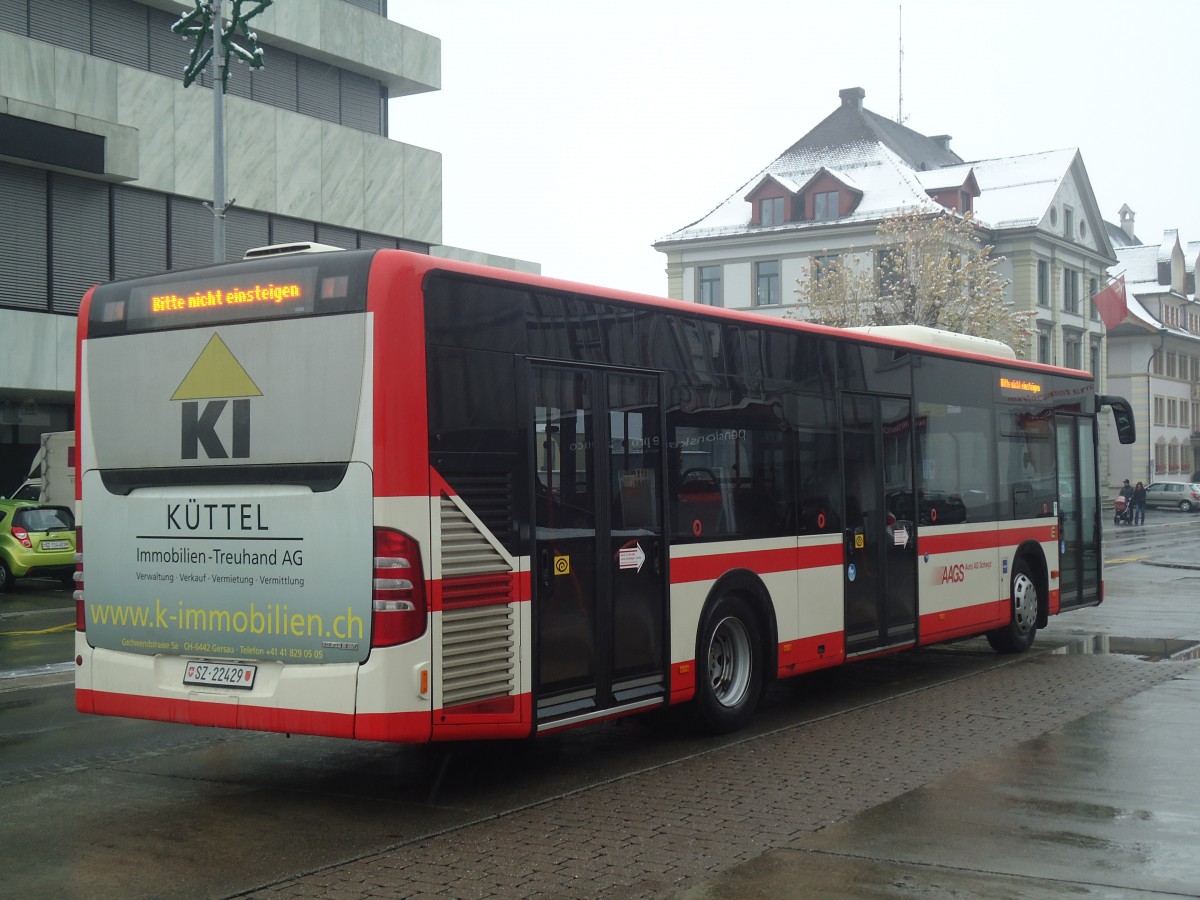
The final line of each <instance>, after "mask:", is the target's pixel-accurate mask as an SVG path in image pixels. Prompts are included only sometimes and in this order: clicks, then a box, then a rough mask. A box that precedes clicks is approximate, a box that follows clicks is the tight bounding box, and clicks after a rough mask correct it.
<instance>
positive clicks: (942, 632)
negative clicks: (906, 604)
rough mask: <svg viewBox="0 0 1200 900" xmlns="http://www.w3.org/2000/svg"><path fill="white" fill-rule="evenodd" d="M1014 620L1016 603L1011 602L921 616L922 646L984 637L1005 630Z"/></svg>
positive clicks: (1006, 600)
mask: <svg viewBox="0 0 1200 900" xmlns="http://www.w3.org/2000/svg"><path fill="white" fill-rule="evenodd" d="M1011 618H1012V603H1011V602H1010V601H1009V600H1008V599H1007V598H1005V599H1002V600H994V601H991V602H989V603H979V604H976V605H975V606H964V607H961V608H959V609H948V610H945V611H944V612H936V613H929V614H928V615H924V616H921V621H920V635H921V640H920V643H921V644H923V645H924V644H937V643H941V642H942V641H948V640H951V639H953V638H957V637H967V636H970V635H976V634H982V633H983V632H985V631H991V630H992V629H993V628H1001V627H1003V626H1005V625H1007V624H1008V622H1009V619H1011Z"/></svg>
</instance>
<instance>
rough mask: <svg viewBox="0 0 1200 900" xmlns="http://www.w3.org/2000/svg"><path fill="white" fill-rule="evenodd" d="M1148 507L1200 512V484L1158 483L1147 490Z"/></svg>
mask: <svg viewBox="0 0 1200 900" xmlns="http://www.w3.org/2000/svg"><path fill="white" fill-rule="evenodd" d="M1146 506H1166V507H1170V508H1171V509H1177V510H1179V511H1180V512H1192V511H1193V510H1200V484H1187V483H1186V482H1175V481H1156V482H1154V483H1153V484H1151V485H1150V486H1149V487H1147V488H1146Z"/></svg>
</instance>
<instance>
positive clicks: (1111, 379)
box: [1105, 206, 1200, 486]
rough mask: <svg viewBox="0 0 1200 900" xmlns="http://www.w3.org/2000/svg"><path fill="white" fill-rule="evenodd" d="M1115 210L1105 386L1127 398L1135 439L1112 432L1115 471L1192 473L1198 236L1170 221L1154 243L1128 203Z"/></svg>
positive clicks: (1198, 442) (1154, 475)
mask: <svg viewBox="0 0 1200 900" xmlns="http://www.w3.org/2000/svg"><path fill="white" fill-rule="evenodd" d="M1120 218H1121V225H1120V226H1116V225H1112V224H1110V225H1109V226H1108V228H1109V231H1110V234H1111V235H1112V236H1113V243H1114V245H1115V246H1116V255H1117V263H1116V264H1115V265H1114V266H1113V267H1112V269H1111V273H1112V275H1113V276H1114V277H1118V276H1119V277H1123V278H1124V284H1125V294H1124V304H1123V306H1119V307H1116V308H1115V312H1114V311H1108V312H1106V313H1105V319H1106V321H1107V322H1108V323H1109V325H1110V328H1109V331H1108V386H1109V390H1110V391H1111V392H1112V393H1115V394H1121V395H1123V396H1125V397H1126V398H1127V399H1128V400H1129V401H1130V402H1131V403H1132V404H1133V408H1134V414H1135V416H1136V418H1137V422H1138V440H1137V443H1136V444H1131V445H1128V446H1122V445H1120V444H1118V443H1117V442H1116V440H1115V437H1110V442H1109V448H1108V449H1109V454H1110V459H1111V469H1112V472H1113V477H1114V478H1116V479H1119V478H1121V477H1127V478H1129V479H1130V480H1131V481H1132V482H1138V481H1141V482H1143V483H1145V484H1151V483H1154V482H1175V483H1186V482H1193V481H1197V480H1198V479H1200V303H1198V302H1197V300H1196V262H1197V258H1198V257H1200V243H1196V242H1193V243H1189V244H1187V245H1183V244H1181V242H1180V240H1179V234H1178V232H1177V231H1176V230H1174V229H1170V230H1167V231H1165V232H1163V237H1162V241H1161V242H1160V243H1159V244H1154V245H1147V244H1143V243H1142V242H1141V241H1140V240H1138V238H1137V236H1136V235H1135V233H1134V230H1133V222H1134V213H1133V211H1132V210H1131V209H1130V208H1129V207H1128V206H1123V207H1122V208H1121V211H1120ZM1122 472H1124V473H1125V474H1124V475H1121V473H1122ZM1116 483H1119V482H1116ZM1114 486H1115V483H1114Z"/></svg>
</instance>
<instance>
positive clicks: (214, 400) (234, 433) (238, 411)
mask: <svg viewBox="0 0 1200 900" xmlns="http://www.w3.org/2000/svg"><path fill="white" fill-rule="evenodd" d="M261 396H262V391H260V390H259V389H258V385H256V384H255V383H254V381H253V379H251V378H250V376H249V375H247V374H246V370H245V369H243V368H242V365H241V363H239V362H238V361H237V359H236V358H235V357H234V355H233V354H232V353H231V352H230V350H229V348H228V347H227V346H225V342H224V341H222V340H221V338H220V337H219V336H218V335H216V334H214V335H213V336H212V337H211V338H210V339H209V341H208V344H207V345H205V347H204V350H202V351H201V353H200V355H199V356H198V357H196V361H195V362H194V363H192V368H191V369H190V370H189V371H188V373H187V375H186V376H184V379H183V381H181V382H180V383H179V387H178V388H176V389H175V393H174V394H172V395H171V399H172V400H179V401H182V402H181V404H180V415H181V418H180V446H179V454H180V458H181V459H199V458H200V450H201V449H203V450H204V455H205V456H206V457H208V458H209V459H230V458H233V459H249V458H250V398H251V397H261ZM226 407H229V408H230V410H231V414H230V419H231V421H230V423H229V425H228V427H226V428H223V429H222V430H223V431H224V432H225V433H226V437H227V438H228V445H226V442H225V440H223V439H222V434H221V433H220V432H219V431H218V425H219V424H221V420H222V418H223V414H224V412H225V409H226Z"/></svg>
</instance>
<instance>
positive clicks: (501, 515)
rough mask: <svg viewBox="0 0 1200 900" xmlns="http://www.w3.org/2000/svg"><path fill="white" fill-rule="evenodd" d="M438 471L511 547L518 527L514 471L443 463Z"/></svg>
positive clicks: (489, 528)
mask: <svg viewBox="0 0 1200 900" xmlns="http://www.w3.org/2000/svg"><path fill="white" fill-rule="evenodd" d="M439 471H441V473H442V477H443V478H445V479H446V481H447V482H448V483H449V484H450V486H451V487H453V488H454V490H455V491H456V492H457V493H458V496H459V497H460V498H461V499H462V501H463V502H464V503H465V504H466V505H467V506H469V507H470V508H471V512H473V513H474V514H475V515H476V516H478V517H479V521H481V522H482V523H483V524H484V525H486V526H487V528H488V530H489V531H491V533H492V535H493V536H494V537H495V538H496V540H498V541H499V542H500V543H501V544H503V545H504V546H505V547H507V548H509V550H512V548H513V546H514V543H515V541H516V531H515V528H514V526H513V519H514V516H513V503H512V493H513V491H512V474H511V472H509V471H498V472H497V471H479V470H471V471H464V470H461V469H455V468H452V467H449V466H445V467H441V468H440V469H439Z"/></svg>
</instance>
